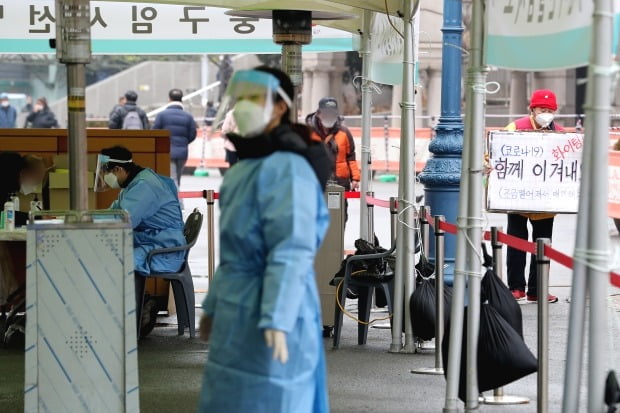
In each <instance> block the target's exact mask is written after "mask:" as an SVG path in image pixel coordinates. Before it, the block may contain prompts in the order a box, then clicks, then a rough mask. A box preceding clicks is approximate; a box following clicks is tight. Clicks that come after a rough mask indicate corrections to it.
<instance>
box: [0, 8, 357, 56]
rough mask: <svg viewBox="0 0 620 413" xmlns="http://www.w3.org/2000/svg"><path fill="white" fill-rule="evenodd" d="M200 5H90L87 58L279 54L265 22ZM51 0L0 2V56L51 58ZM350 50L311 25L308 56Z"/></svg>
mask: <svg viewBox="0 0 620 413" xmlns="http://www.w3.org/2000/svg"><path fill="white" fill-rule="evenodd" d="M226 11H227V10H226V9H222V8H217V7H206V6H179V5H168V4H151V3H140V2H135V3H118V2H107V1H91V2H90V14H91V37H92V51H93V54H151V55H155V54H157V55H161V54H205V53H212V54H224V53H226V54H228V53H280V52H281V50H282V47H281V46H280V45H278V44H275V43H274V42H273V40H272V22H271V20H269V19H256V18H246V17H235V16H228V15H226V14H224V13H225V12H226ZM55 22H56V20H55V2H54V0H0V54H2V53H11V54H46V53H47V54H53V53H55V50H53V49H51V48H50V46H49V39H51V38H55V36H56V34H55V33H56V25H55ZM347 50H353V41H352V35H351V34H350V33H347V32H344V31H341V30H336V29H331V28H327V27H323V26H314V27H313V33H312V43H311V44H309V45H306V46H304V51H308V52H336V51H347Z"/></svg>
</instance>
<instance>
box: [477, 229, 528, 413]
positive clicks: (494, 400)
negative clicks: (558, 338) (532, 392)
mask: <svg viewBox="0 0 620 413" xmlns="http://www.w3.org/2000/svg"><path fill="white" fill-rule="evenodd" d="M500 232H502V227H491V248H492V249H493V271H494V272H495V274H496V275H497V276H498V277H499V279H500V280H503V279H504V263H503V257H502V248H503V244H502V243H501V242H499V238H498V237H499V233H500ZM529 402H530V399H528V398H527V397H520V396H507V395H505V394H504V388H503V387H498V388H497V389H494V390H493V395H492V396H485V397H484V400H483V403H484V404H492V405H509V404H526V403H529Z"/></svg>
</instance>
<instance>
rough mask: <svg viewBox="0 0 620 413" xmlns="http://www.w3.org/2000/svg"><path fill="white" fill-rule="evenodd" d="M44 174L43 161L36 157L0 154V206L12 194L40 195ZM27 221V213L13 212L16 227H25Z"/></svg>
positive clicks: (15, 153)
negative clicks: (0, 176) (0, 177)
mask: <svg viewBox="0 0 620 413" xmlns="http://www.w3.org/2000/svg"><path fill="white" fill-rule="evenodd" d="M46 173H47V168H46V167H45V164H44V162H43V159H41V158H39V157H38V156H34V155H26V156H22V155H20V154H19V153H17V152H0V174H1V175H2V179H0V204H2V205H4V203H5V202H6V201H8V200H9V199H10V197H11V195H13V194H23V195H30V194H34V193H41V186H42V183H43V181H44V179H45V175H46ZM27 221H28V213H27V212H18V211H16V212H15V225H16V226H21V225H26V222H27Z"/></svg>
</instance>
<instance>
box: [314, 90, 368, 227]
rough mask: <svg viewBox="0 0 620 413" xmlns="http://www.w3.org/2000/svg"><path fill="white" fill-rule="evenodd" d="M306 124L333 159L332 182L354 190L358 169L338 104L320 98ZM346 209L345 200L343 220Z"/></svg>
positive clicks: (352, 146)
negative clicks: (316, 107)
mask: <svg viewBox="0 0 620 413" xmlns="http://www.w3.org/2000/svg"><path fill="white" fill-rule="evenodd" d="M306 123H307V124H308V126H310V128H312V130H313V137H314V139H316V140H320V141H323V143H325V145H326V146H327V148H328V149H329V151H330V152H331V154H332V156H333V158H334V161H335V165H334V171H335V172H334V175H335V176H334V180H335V181H336V182H337V183H338V185H341V186H343V187H344V189H345V191H351V190H353V191H355V190H358V189H359V181H360V169H359V166H358V164H357V160H356V159H355V141H354V140H353V135H351V131H349V128H347V127H346V126H344V125H343V124H342V121H341V119H340V112H339V111H338V101H336V99H335V98H333V97H329V96H328V97H324V98H322V99H321V100H320V101H319V108H318V109H317V111H316V112H314V113H311V114H309V115H308V116H306ZM347 210H348V203H347V202H346V200H345V221H346V219H348V212H347Z"/></svg>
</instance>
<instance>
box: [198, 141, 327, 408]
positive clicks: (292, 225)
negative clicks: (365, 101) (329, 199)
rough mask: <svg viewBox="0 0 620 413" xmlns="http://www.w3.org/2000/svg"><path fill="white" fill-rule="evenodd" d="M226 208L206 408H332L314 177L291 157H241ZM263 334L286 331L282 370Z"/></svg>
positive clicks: (231, 174)
mask: <svg viewBox="0 0 620 413" xmlns="http://www.w3.org/2000/svg"><path fill="white" fill-rule="evenodd" d="M220 210H221V215H220V228H221V231H220V243H221V244H220V245H221V249H220V251H221V252H220V266H219V267H218V270H217V272H216V274H215V277H214V283H213V286H212V287H211V288H209V294H208V295H207V298H206V299H205V301H204V303H203V308H204V311H205V313H206V314H207V315H208V316H210V317H213V327H212V331H211V337H210V339H209V355H208V360H207V364H206V368H205V374H204V382H203V387H202V395H201V400H200V409H199V410H200V412H202V413H213V412H225V413H234V412H252V413H304V412H316V413H322V412H328V411H329V407H328V406H329V405H328V400H327V384H326V378H325V376H326V372H325V354H324V350H323V340H322V321H321V315H320V304H319V297H318V292H317V287H316V281H315V274H314V257H315V254H316V251H317V249H318V247H319V245H320V244H321V242H322V240H323V237H324V235H325V232H326V229H327V225H328V221H329V216H328V213H327V208H326V206H325V202H324V200H323V194H322V191H321V188H320V185H319V183H318V180H317V178H316V176H315V173H314V171H313V170H312V168H311V167H310V165H309V164H308V162H307V161H306V160H305V159H304V158H303V157H302V156H300V155H297V154H294V153H292V152H275V153H273V154H271V155H269V156H267V157H264V158H255V159H245V160H242V161H241V162H239V163H237V164H236V165H235V166H234V167H233V168H231V169H230V170H229V171H228V172H227V173H226V176H225V178H224V182H223V184H222V187H221V192H220ZM267 328H270V329H276V330H282V331H284V332H286V333H287V335H286V338H287V345H288V351H289V360H288V362H287V363H286V364H282V363H280V362H279V361H277V360H273V359H272V356H273V350H272V349H269V348H267V346H266V344H265V339H264V329H267Z"/></svg>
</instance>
